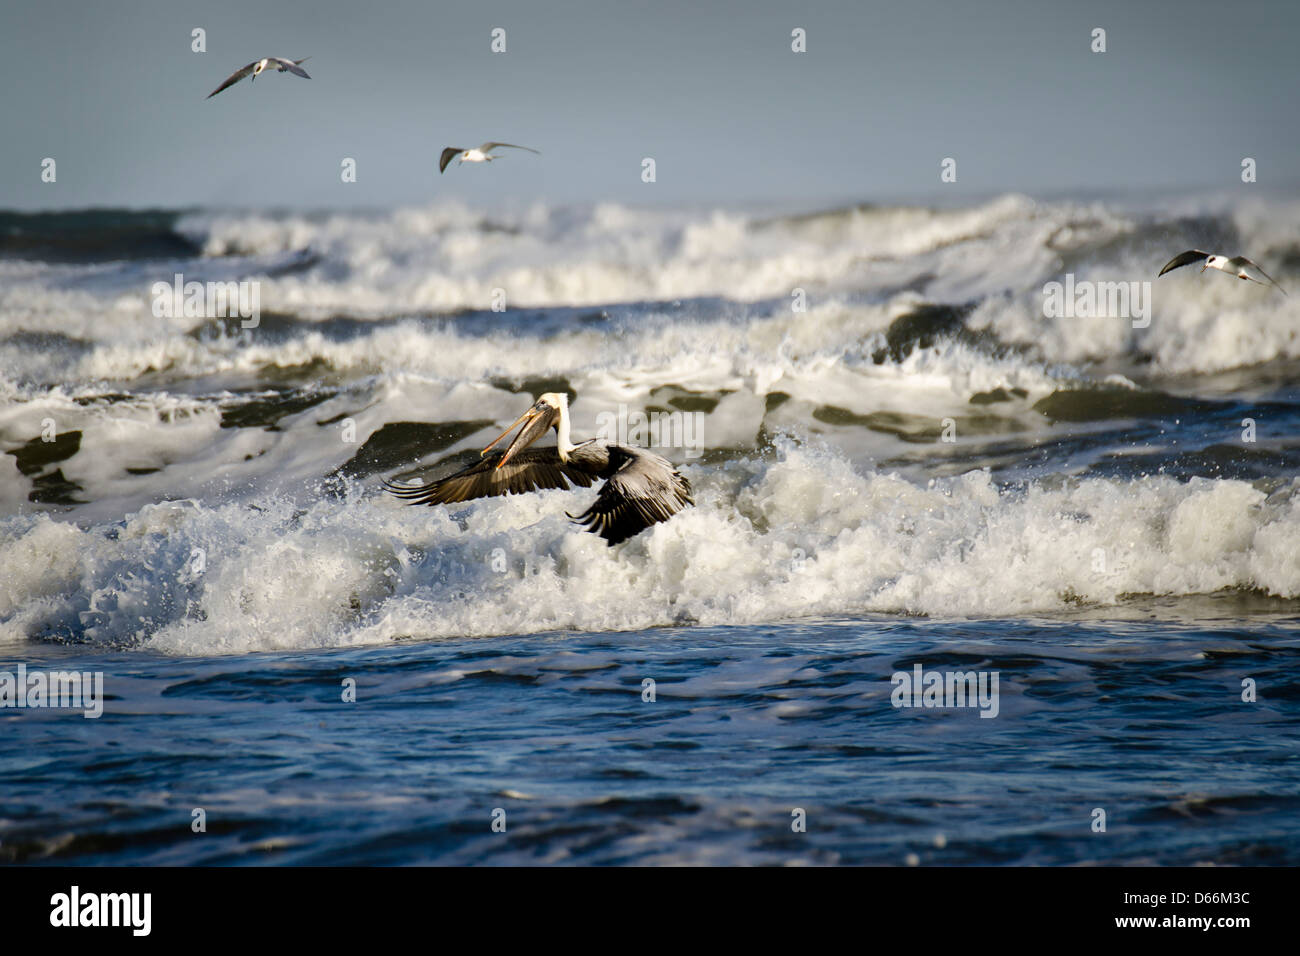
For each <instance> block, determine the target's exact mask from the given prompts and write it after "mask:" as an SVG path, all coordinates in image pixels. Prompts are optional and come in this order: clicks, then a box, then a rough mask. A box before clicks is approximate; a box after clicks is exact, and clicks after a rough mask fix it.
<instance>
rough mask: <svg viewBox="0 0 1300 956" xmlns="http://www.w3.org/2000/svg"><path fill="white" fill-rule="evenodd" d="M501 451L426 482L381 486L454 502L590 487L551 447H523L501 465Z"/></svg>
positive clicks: (422, 499)
mask: <svg viewBox="0 0 1300 956" xmlns="http://www.w3.org/2000/svg"><path fill="white" fill-rule="evenodd" d="M502 455H503V452H499V451H495V452H492V453H491V454H489V455H488V456H487V457H485V458H484V459H483V460H482V461H478V462H475V463H474V464H473V465H470V466H469V467H468V468H466V469H464V470H463V471H458V472H456V474H454V475H448V476H447V477H446V478H441V479H439V480H437V481H431V482H429V484H427V485H399V484H396V483H394V482H390V481H385V482H384V483H383V487H384V490H385V491H387V492H388V493H389V494H391V495H395V496H396V497H398V498H402V499H404V500H406V501H407V502H408V503H409V504H413V505H442V504H456V503H457V502H461V501H471V500H472V499H474V498H492V497H497V496H499V495H525V494H528V493H529V492H531V491H542V490H544V489H548V488H558V489H560V490H562V491H564V490H567V489H568V488H570V487H571V485H570V482H571V483H572V484H573V485H578V486H580V487H582V488H590V487H591V485H592V481H593V477H592V476H591V475H589V474H588V473H587V472H585V471H580V470H579V469H577V468H574V467H571V466H569V465H566V464H565V463H564V462H562V461H560V454H559V452H558V451H556V450H555V449H554V448H526V449H524V450H523V451H520V452H516V453H515V455H514V457H512V458H511V459H510V461H508V462H506V464H505V466H504V467H502V468H498V467H497V462H499V461H500V460H501V458H502Z"/></svg>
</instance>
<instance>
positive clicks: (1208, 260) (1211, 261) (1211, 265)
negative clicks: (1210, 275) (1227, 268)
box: [1201, 256, 1225, 272]
mask: <svg viewBox="0 0 1300 956" xmlns="http://www.w3.org/2000/svg"><path fill="white" fill-rule="evenodd" d="M1224 261H1225V260H1224V258H1223V256H1206V257H1205V262H1204V263H1203V264H1202V265H1201V271H1202V272H1204V271H1205V270H1206V269H1221V268H1222V267H1223V263H1224Z"/></svg>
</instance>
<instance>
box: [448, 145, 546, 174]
mask: <svg viewBox="0 0 1300 956" xmlns="http://www.w3.org/2000/svg"><path fill="white" fill-rule="evenodd" d="M501 146H508V147H509V148H510V149H526V150H528V152H530V153H537V155H538V156H540V155H542V154H541V153H540V152H539V151H538V150H535V149H533V148H532V147H531V146H516V145H515V144H514V143H484V144H483V145H482V146H478V147H475V148H474V149H461V148H460V147H459V146H448V147H447V148H446V149H444V150H443V151H442V156H441V157H440V158H439V159H438V172H440V173H441V172H443V171H444V170H446V168H447V164H448V163H450V162H451V161H452V160H453V159H459V160H460V161H461V162H462V163H490V162H492V160H494V159H500V158H501V157H500V156H493V155H491V153H492V150H494V149H497V148H498V147H501Z"/></svg>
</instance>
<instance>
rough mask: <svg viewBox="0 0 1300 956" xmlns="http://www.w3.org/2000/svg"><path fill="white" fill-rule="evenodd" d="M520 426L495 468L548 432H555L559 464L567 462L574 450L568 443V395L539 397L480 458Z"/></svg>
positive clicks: (544, 394)
mask: <svg viewBox="0 0 1300 956" xmlns="http://www.w3.org/2000/svg"><path fill="white" fill-rule="evenodd" d="M519 425H522V426H523V427H522V428H520V429H519V434H517V435H516V436H515V440H514V441H512V442H511V443H510V447H508V448H507V449H506V451H505V454H504V455H502V456H501V460H500V461H499V462H497V465H496V467H498V468H500V467H502V466H503V465H505V464H506V462H508V461H510V459H511V458H513V457H514V456H515V454H516V453H517V452H520V451H522V450H523V449H525V448H527V447H528V446H529V445H531V444H532V443H533V442H535V441H537V439H539V438H541V437H542V436H543V435H544V434H546V430H547V429H548V428H554V429H555V435H556V445H557V446H558V447H559V452H560V460H561V461H568V460H569V452H570V451H572V450H573V445H572V444H570V442H569V396H568V395H565V394H563V393H560V392H544V393H543V394H541V395H539V396H538V397H537V401H535V402H534V403H533V404H532V407H531V408H529V409H528V411H526V412H524V413H523V414H522V415H520V416H519V417H518V418H517V419H515V422H514V424H513V425H511V426H510V427H509V428H507V429H506V430H505V431H503V432H502V433H501V434H500V435H499V436H497V439H496V441H494V442H493V443H492V444H491V445H488V446H487V448H484V449H483V454H484V455H486V454H487V453H488V452H489V451H491V450H492V449H493V448H494V447H496V446H497V445H498V444H499V443H500V442H501V441H502V439H504V438H505V437H506V436H507V435H509V434H510V433H511V432H512V431H514V430H515V428H516V427H517V426H519Z"/></svg>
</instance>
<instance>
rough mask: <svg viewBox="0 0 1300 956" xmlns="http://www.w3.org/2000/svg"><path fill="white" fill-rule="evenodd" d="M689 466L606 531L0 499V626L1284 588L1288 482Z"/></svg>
mask: <svg viewBox="0 0 1300 956" xmlns="http://www.w3.org/2000/svg"><path fill="white" fill-rule="evenodd" d="M688 474H689V475H690V477H691V478H692V480H693V481H694V482H695V484H696V491H697V501H698V506H697V507H696V508H693V509H688V510H687V511H685V512H683V513H682V514H681V515H679V516H678V517H676V518H674V519H673V520H672V521H670V522H668V523H666V524H664V525H661V526H659V527H657V528H655V529H654V530H653V531H652V532H650V533H648V534H646V535H643V536H641V537H638V538H636V539H634V540H633V541H632V542H630V543H629V544H627V545H624V546H621V547H619V548H608V547H606V546H605V545H604V543H603V542H601V541H600V540H599V539H598V538H597V537H595V536H594V535H590V534H586V533H583V532H580V531H576V530H573V529H572V528H571V526H570V525H569V523H568V521H567V519H565V517H564V515H563V511H564V509H565V508H566V507H567V508H572V507H573V506H574V505H575V503H576V500H575V499H576V498H577V497H578V496H584V495H590V492H573V493H562V492H550V493H544V494H538V495H531V496H524V497H518V498H507V499H499V500H490V501H482V502H476V503H473V504H470V505H467V506H463V507H459V508H408V507H405V506H403V505H401V504H399V503H398V502H396V501H394V500H392V499H387V498H383V497H373V496H372V497H357V498H354V500H350V501H341V500H336V499H320V500H315V501H313V502H311V503H309V504H308V505H307V506H306V507H300V506H299V505H298V504H297V503H295V502H293V501H291V500H290V499H288V498H279V497H275V498H263V499H260V500H259V501H257V502H256V503H255V504H256V508H252V507H250V506H249V504H247V503H234V502H231V503H227V504H221V505H216V506H209V505H205V504H201V503H198V502H194V501H185V502H167V503H163V504H157V505H150V506H148V507H145V508H143V509H142V510H140V511H139V512H137V513H135V514H133V515H130V516H129V517H127V518H126V519H125V521H123V522H120V523H112V524H100V525H95V526H91V527H85V528H78V527H76V526H73V525H70V524H64V523H61V522H58V521H55V520H53V519H51V518H49V517H48V516H44V515H41V516H14V517H10V518H8V519H5V520H4V521H3V522H2V523H0V580H4V581H5V582H6V588H5V592H4V595H3V596H0V640H14V639H17V638H19V637H21V636H37V635H43V636H57V635H64V636H69V637H76V638H79V639H88V640H91V641H96V642H112V643H114V644H135V645H137V646H141V645H143V646H148V647H150V648H152V649H154V650H161V651H165V652H168V653H174V654H213V653H244V652H250V651H259V650H268V649H276V648H306V647H319V646H345V645H354V644H372V643H384V642H388V641H392V640H395V639H399V638H403V637H416V638H421V639H436V638H447V637H461V636H489V635H499V634H513V633H533V632H538V631H547V630H568V629H572V630H593V631H595V630H611V629H630V628H645V627H654V626H659V625H673V624H679V623H685V622H699V623H704V624H728V623H745V624H752V623H758V622H767V621H778V620H784V619H790V618H798V617H805V616H838V615H852V614H859V613H863V612H872V611H878V612H889V613H908V614H924V615H933V616H952V615H956V616H967V615H974V616H979V615H995V616H996V615H1021V614H1027V613H1031V612H1045V613H1051V612H1059V611H1061V610H1062V609H1064V608H1066V607H1069V606H1073V605H1077V604H1079V603H1091V604H1098V605H1108V604H1113V603H1115V602H1116V601H1118V600H1120V599H1121V597H1122V596H1124V595H1128V594H1155V595H1190V594H1201V593H1209V592H1214V591H1219V590H1221V589H1224V588H1247V589H1258V590H1260V591H1263V592H1267V593H1269V594H1273V595H1277V596H1280V597H1287V598H1294V597H1298V596H1300V560H1297V557H1296V552H1295V548H1294V542H1295V541H1296V540H1297V539H1298V538H1300V483H1292V484H1291V485H1290V486H1289V487H1287V488H1285V489H1283V490H1281V491H1277V492H1274V493H1273V494H1272V495H1271V496H1268V497H1266V496H1265V494H1264V493H1263V492H1261V491H1259V490H1257V489H1256V488H1254V487H1253V486H1251V485H1250V484H1249V483H1246V482H1239V481H1226V480H1219V481H1209V480H1203V479H1196V480H1193V481H1191V482H1187V483H1179V482H1177V481H1175V480H1173V479H1169V478H1147V479H1143V480H1140V481H1113V480H1109V479H1100V478H1090V479H1084V480H1078V481H1070V482H1066V483H1064V484H1062V485H1061V486H1059V487H1044V486H1029V487H1027V488H1024V489H1021V490H1006V489H1001V490H1000V489H999V488H998V487H997V486H996V485H995V484H994V482H993V481H992V480H991V479H990V477H989V475H988V474H987V473H985V472H971V473H968V474H966V475H962V476H960V477H955V478H951V479H942V480H935V481H933V482H931V483H929V484H928V485H925V486H921V485H918V484H915V483H912V482H909V481H907V480H904V479H902V478H901V477H899V476H897V475H891V474H881V473H877V472H874V471H866V472H862V471H859V470H858V469H856V468H854V467H853V466H852V465H851V464H850V463H849V462H848V461H847V460H846V459H844V458H843V457H841V456H839V455H838V454H835V453H833V452H830V451H827V450H819V449H817V448H812V447H806V446H801V445H796V444H792V443H788V442H786V443H782V446H781V449H780V453H779V454H778V455H776V456H775V457H774V458H772V459H769V460H753V461H751V460H741V461H734V462H731V463H730V464H727V465H724V466H722V467H720V468H715V469H705V468H692V469H688ZM496 549H500V551H499V552H497V551H496ZM196 551H202V553H203V554H204V562H205V566H204V569H203V570H202V573H199V574H195V573H194V572H193V556H194V554H195V553H196ZM494 559H497V560H498V563H497V565H496V566H497V567H500V564H499V561H500V560H501V559H504V562H505V571H504V573H500V572H498V571H497V570H495V569H494ZM664 639H665V640H671V632H666V633H665V635H664Z"/></svg>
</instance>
